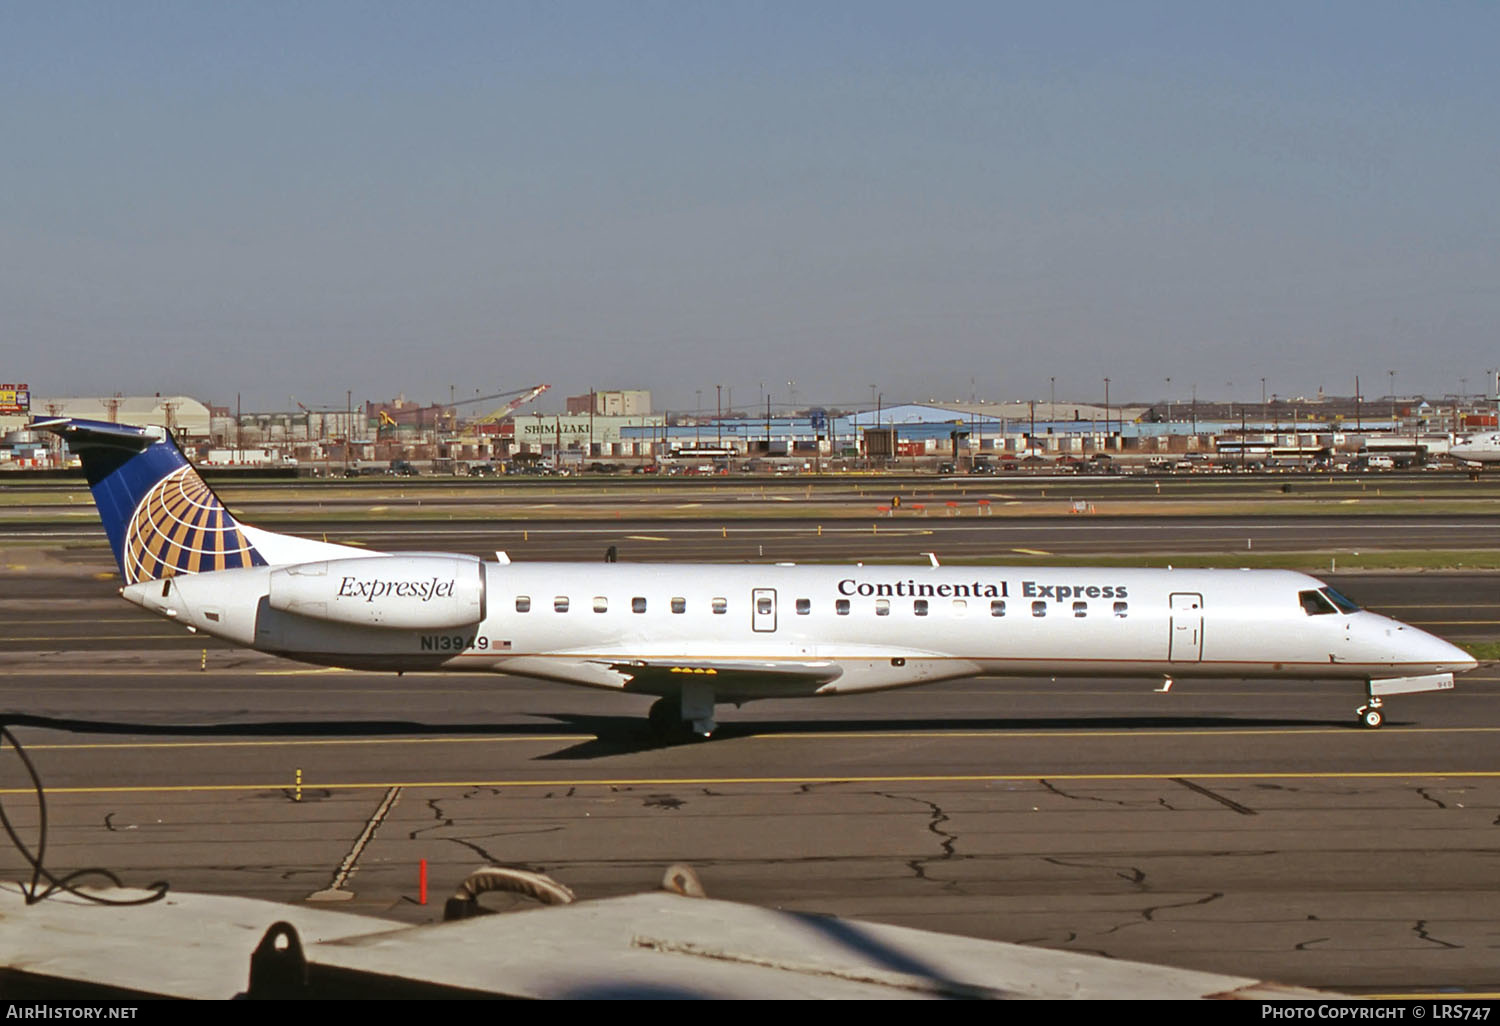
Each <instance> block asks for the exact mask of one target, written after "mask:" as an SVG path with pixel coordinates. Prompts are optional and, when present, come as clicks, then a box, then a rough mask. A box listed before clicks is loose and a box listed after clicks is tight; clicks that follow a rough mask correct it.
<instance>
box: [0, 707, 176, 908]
mask: <svg viewBox="0 0 1500 1026" xmlns="http://www.w3.org/2000/svg"><path fill="white" fill-rule="evenodd" d="M6 744H9V745H10V746H11V747H12V748H14V749H15V751H16V755H18V756H20V758H21V765H23V766H25V767H26V773H27V775H28V776H29V777H31V786H32V788H33V789H34V790H35V791H36V808H37V843H36V854H32V852H31V849H30V848H28V847H27V846H26V842H24V841H22V840H21V837H20V835H19V834H17V833H16V828H15V827H14V826H13V825H12V824H11V822H10V817H9V816H7V815H6V814H5V803H4V802H3V801H0V826H4V827H5V833H6V835H7V836H8V837H10V843H11V844H13V845H14V846H15V848H16V850H17V851H19V852H20V853H21V857H22V858H24V859H25V860H26V862H27V863H28V864H29V865H30V866H31V883H29V884H27V885H25V886H24V887H23V888H22V893H23V894H24V895H25V896H26V904H28V905H35V904H36V903H37V902H39V901H44V900H46V899H47V898H49V897H51V896H52V895H53V894H56V893H57V892H59V891H61V892H63V893H65V894H71V895H73V896H74V897H78V898H82V899H83V900H85V901H92V902H94V903H95V904H97V905H148V904H150V903H151V902H153V901H160V900H161V899H162V898H165V897H166V896H167V888H168V884H167V883H166V881H164V880H158V881H156V882H155V883H153V884H151V885H149V886H148V887H147V888H146V890H148V891H151V892H152V893H151V894H148V895H147V896H146V897H144V898H130V899H128V900H126V899H119V898H103V897H100V896H99V895H97V894H90V893H88V892H87V891H81V890H79V889H78V886H77V883H76V881H78V880H79V879H81V878H83V877H89V876H99V877H103V878H104V879H105V880H107V881H109V882H110V883H111V884H113V885H114V886H115V887H120V888H123V887H124V886H125V885H124V884H123V883H121V882H120V878H119V877H117V876H115V874H113V873H111V872H110V871H109V870H107V869H79V870H75V871H73V872H71V873H69V874H67V875H66V876H62V877H58V876H55V875H53V874H52V872H51V871H49V870H48V869H47V868H46V866H44V865H43V864H42V858H43V856H44V855H45V854H46V852H47V796H46V794H45V793H44V792H43V790H42V778H41V776H40V775H38V773H37V771H36V767H35V766H34V765H32V762H31V757H30V756H28V755H27V754H26V749H24V748H22V747H21V742H20V741H18V740H16V736H15V735H14V734H12V733H11V732H10V727H9V726H8V725H7V724H3V723H0V748H4V746H5V745H6ZM43 880H45V881H46V882H47V888H46V889H45V890H43V889H42V881H43Z"/></svg>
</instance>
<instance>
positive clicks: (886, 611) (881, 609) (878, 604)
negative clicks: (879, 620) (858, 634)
mask: <svg viewBox="0 0 1500 1026" xmlns="http://www.w3.org/2000/svg"><path fill="white" fill-rule="evenodd" d="M875 615H876V616H890V615H891V600H890V599H876V600H875Z"/></svg>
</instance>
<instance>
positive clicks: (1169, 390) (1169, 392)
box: [1167, 378, 1172, 424]
mask: <svg viewBox="0 0 1500 1026" xmlns="http://www.w3.org/2000/svg"><path fill="white" fill-rule="evenodd" d="M1171 422H1172V379H1171V378H1168V379H1167V423H1168V424H1170V423H1171Z"/></svg>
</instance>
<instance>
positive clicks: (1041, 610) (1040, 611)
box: [1031, 602, 1047, 616]
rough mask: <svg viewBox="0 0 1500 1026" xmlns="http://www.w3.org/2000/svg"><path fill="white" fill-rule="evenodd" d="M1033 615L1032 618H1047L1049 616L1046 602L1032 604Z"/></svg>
mask: <svg viewBox="0 0 1500 1026" xmlns="http://www.w3.org/2000/svg"><path fill="white" fill-rule="evenodd" d="M1031 615H1032V616H1046V615H1047V603H1045V602H1033V603H1032V604H1031Z"/></svg>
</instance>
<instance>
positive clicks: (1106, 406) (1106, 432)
mask: <svg viewBox="0 0 1500 1026" xmlns="http://www.w3.org/2000/svg"><path fill="white" fill-rule="evenodd" d="M1104 447H1105V448H1106V449H1107V448H1109V379H1108V378H1105V379H1104Z"/></svg>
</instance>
